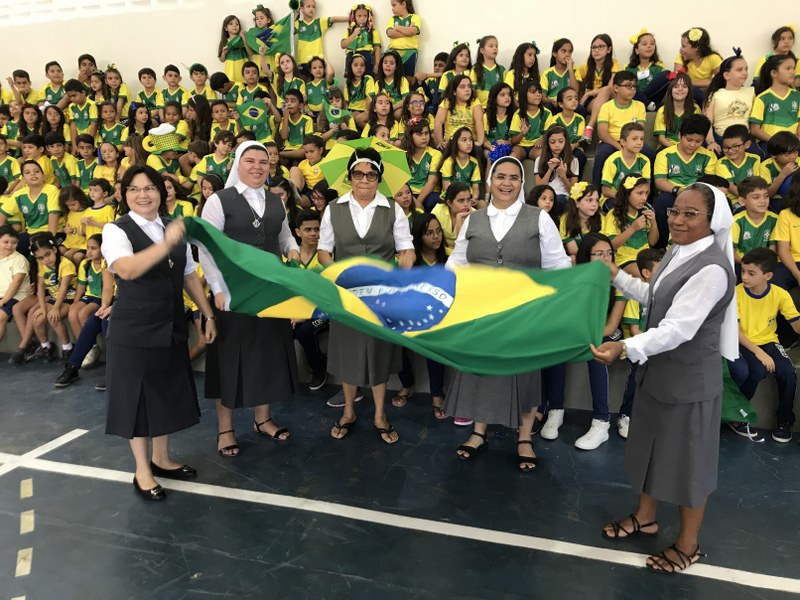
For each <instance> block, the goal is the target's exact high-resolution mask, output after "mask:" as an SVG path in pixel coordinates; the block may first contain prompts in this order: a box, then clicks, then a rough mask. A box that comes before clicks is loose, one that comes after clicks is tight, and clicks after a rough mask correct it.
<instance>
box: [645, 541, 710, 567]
mask: <svg viewBox="0 0 800 600" xmlns="http://www.w3.org/2000/svg"><path fill="white" fill-rule="evenodd" d="M667 550H672V551H673V552H674V553H675V555H676V556H677V557H678V560H680V561H681V562H680V563H676V562H675V561H674V560H672V559H671V558H669V557H668V556H667ZM705 556H706V554H705V553H703V552H700V546H699V545H698V546H697V549H696V550H695V551H694V553H693V554H692V555H691V556H689V555H687V554H686V553H684V552H683V551H681V550H680V549H679V548H678V547H677V546H676V545H675V544H672V545H671V546H670V547H669V548H667V549H666V550H664V551H663V552H660V553H659V554H654V555H653V556H648V557H647V560H652V561H653V562H648V563H647V568H648V569H650V570H651V571H656V572H657V573H670V574H675V573H681V572H683V571H685V570H686V569H688V568H689V567H691V566H692V565H693V564H695V563H697V562H700V559H701V558H705ZM659 559H660V560H662V561H664V562H665V563H667V565H669V569H665V568H663V567H661V565H659V564H658V561H659Z"/></svg>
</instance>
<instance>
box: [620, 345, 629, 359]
mask: <svg viewBox="0 0 800 600" xmlns="http://www.w3.org/2000/svg"><path fill="white" fill-rule="evenodd" d="M620 344H622V354H620V355H619V359H620V360H625V359H626V358H628V345H627V344H626V343H625V342H620Z"/></svg>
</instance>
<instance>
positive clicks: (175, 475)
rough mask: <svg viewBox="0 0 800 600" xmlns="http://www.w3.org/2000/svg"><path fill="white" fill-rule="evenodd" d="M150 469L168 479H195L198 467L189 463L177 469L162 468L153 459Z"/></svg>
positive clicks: (154, 473)
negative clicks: (193, 466)
mask: <svg viewBox="0 0 800 600" xmlns="http://www.w3.org/2000/svg"><path fill="white" fill-rule="evenodd" d="M150 470H151V471H153V475H155V476H156V477H166V478H167V479H194V478H195V477H197V469H194V468H192V467H190V466H189V465H183V466H181V467H178V468H177V469H162V468H161V467H159V466H158V465H157V464H156V463H154V462H153V461H152V460H151V461H150Z"/></svg>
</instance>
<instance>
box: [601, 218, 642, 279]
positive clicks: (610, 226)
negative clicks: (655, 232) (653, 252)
mask: <svg viewBox="0 0 800 600" xmlns="http://www.w3.org/2000/svg"><path fill="white" fill-rule="evenodd" d="M638 218H639V214H638V213H633V214H631V213H628V214H627V215H625V226H624V227H623V228H622V229H620V227H619V223H617V218H616V215H615V214H614V211H609V212H608V213H606V215H605V216H604V217H603V227H602V229H601V230H600V233H602V234H603V235H605V236H608V238H609V239H611V240H613V239H614V238H615V237H617V236H618V235H620V234H621V233H622V232H623V231H624V230H626V229H628V227H630V226H631V224H632V223H633V222H634V221H635V220H636V219H638ZM649 235H650V222H649V221H648V222H647V225H646V226H645V228H644V229H640V230H639V231H635V232H633V234H631V237H629V238H628V239H627V240H625V243H624V244H622V246H620V247H619V248H617V249H616V252H615V253H614V262H615V263H616V264H617V266H622V265H624V264H626V263H630V262H636V256H637V255H638V254H639V252H640V251H642V250H645V249H646V248H649V247H650V241H649V239H648V236H649Z"/></svg>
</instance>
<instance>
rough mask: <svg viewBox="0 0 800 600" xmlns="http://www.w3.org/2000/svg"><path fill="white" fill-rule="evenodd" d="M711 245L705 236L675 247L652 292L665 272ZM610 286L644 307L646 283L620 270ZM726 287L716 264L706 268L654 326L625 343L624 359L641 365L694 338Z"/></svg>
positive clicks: (696, 274)
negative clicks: (626, 358)
mask: <svg viewBox="0 0 800 600" xmlns="http://www.w3.org/2000/svg"><path fill="white" fill-rule="evenodd" d="M713 243H714V236H713V235H709V236H706V237H704V238H702V239H699V240H697V241H696V242H693V243H691V244H687V245H685V246H676V247H675V256H674V257H673V258H672V260H671V261H669V264H667V265H666V267H665V268H664V271H663V272H660V271H659V272H657V279H656V281H655V285H654V286H653V290H656V289H658V285H659V283H661V280H662V279H663V278H664V277H665V276H667V275H668V274H669V273H671V272H672V271H674V270H675V269H677V268H678V267H680V266H681V265H682V264H684V263H685V262H687V261H688V260H690V259H691V258H692V257H693V256H695V255H696V254H697V253H699V252H702V251H703V250H705V249H706V248H708V247H709V246H711V244H713ZM613 284H614V287H616V288H617V289H618V290H619V291H621V292H622V293H623V294H625V295H626V296H627V297H628V298H631V299H633V300H636V301H637V302H639V303H641V304H642V305H644V306H646V305H647V300H648V294H649V289H650V284H648V283H645V282H644V281H642V280H641V279H637V278H636V277H633V276H631V275H628V274H627V273H626V272H625V271H622V270H620V271H619V273H617V276H616V277H614V281H613ZM727 288H728V275H727V273H726V272H725V269H723V268H722V267H721V266H719V265H708V266H707V267H703V268H702V269H701V270H700V271H698V272H697V273H695V274H694V275H692V277H690V278H689V280H688V281H687V282H686V283H685V284H684V286H683V287H682V288H681V289H680V290H679V291H678V293H677V294H675V298H673V300H672V305H671V306H670V307H669V310H667V314H666V315H665V316H664V318H663V319H662V320H661V322H660V323H659V324H658V326H657V327H653V328H652V329H648V330H647V331H645V332H643V333H640V334H639V335H636V336H633V337H632V338H629V339H627V340H625V345H626V346H627V347H628V358H629V359H630V360H631V361H632V362H636V363H640V364H641V363H645V362H647V359H648V357H650V356H653V355H655V354H661V353H662V352H667V351H669V350H674V349H675V348H677V347H678V346H680V345H681V344H683V343H684V342H687V341H689V340H690V339H692V338H693V337H694V335H695V334H696V333H697V331H698V330H699V329H700V326H701V325H702V324H703V322H704V321H705V320H706V318H707V317H708V315H709V313H710V312H711V309H712V308H714V307H715V306H716V305H717V304H718V303H719V301H720V300H722V297H723V296H724V295H725V291H726V290H727Z"/></svg>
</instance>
